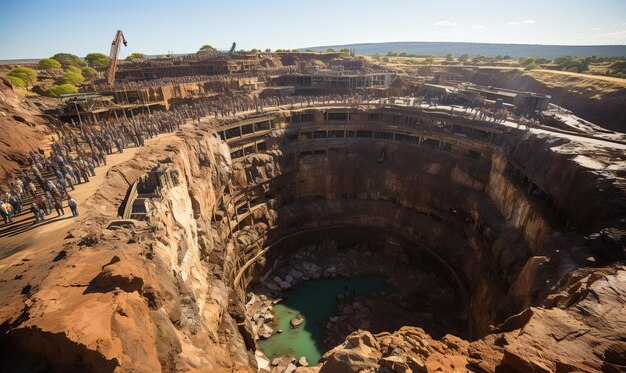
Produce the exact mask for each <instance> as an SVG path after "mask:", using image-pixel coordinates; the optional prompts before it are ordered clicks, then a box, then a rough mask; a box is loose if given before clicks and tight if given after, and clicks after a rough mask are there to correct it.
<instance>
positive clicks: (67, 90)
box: [46, 84, 78, 97]
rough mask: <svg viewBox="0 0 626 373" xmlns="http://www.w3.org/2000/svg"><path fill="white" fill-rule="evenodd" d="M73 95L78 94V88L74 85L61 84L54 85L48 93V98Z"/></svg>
mask: <svg viewBox="0 0 626 373" xmlns="http://www.w3.org/2000/svg"><path fill="white" fill-rule="evenodd" d="M71 93H78V88H76V86H75V85H73V84H61V85H53V86H52V87H50V88H49V89H48V90H47V91H46V96H50V97H59V96H60V95H67V94H71Z"/></svg>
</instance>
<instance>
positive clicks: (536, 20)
mask: <svg viewBox="0 0 626 373" xmlns="http://www.w3.org/2000/svg"><path fill="white" fill-rule="evenodd" d="M0 5H1V9H2V12H0V31H1V32H0V59H17V58H39V57H47V56H51V55H53V54H55V53H57V52H69V53H74V54H78V55H80V56H84V55H85V54H86V53H88V52H103V53H106V54H108V53H109V48H110V43H111V41H112V39H113V36H114V34H115V31H116V30H117V29H122V30H123V31H124V34H125V35H126V38H127V39H128V42H129V46H128V48H123V49H122V51H121V56H122V57H124V56H126V55H127V54H130V53H131V52H143V53H146V54H165V53H167V52H168V51H172V52H174V53H186V52H194V51H196V50H197V49H198V48H199V47H200V46H201V45H203V44H212V45H214V46H216V47H218V48H223V49H228V48H229V47H230V44H231V43H232V42H233V41H236V42H237V45H238V47H240V48H243V49H251V48H261V49H265V48H272V49H276V48H301V47H309V46H318V45H329V44H347V43H360V42H384V41H467V42H487V43H530V44H568V45H590V44H591V45H593V44H626V0H588V1H582V0H541V1H539V0H519V1H510V0H497V1H495V0H471V1H469V0H463V1H451V0H430V1H421V0H386V1H381V0H377V1H374V0H358V1H357V0H351V1H339V0H316V1H297V0H291V1H288V0H258V1H252V0H223V1H211V0H204V1H202V0H171V1H163V0H91V1H89V0H48V1H46V0H2V1H0Z"/></svg>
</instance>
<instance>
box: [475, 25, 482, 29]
mask: <svg viewBox="0 0 626 373" xmlns="http://www.w3.org/2000/svg"><path fill="white" fill-rule="evenodd" d="M472 28H475V29H483V28H485V26H483V25H474V26H472Z"/></svg>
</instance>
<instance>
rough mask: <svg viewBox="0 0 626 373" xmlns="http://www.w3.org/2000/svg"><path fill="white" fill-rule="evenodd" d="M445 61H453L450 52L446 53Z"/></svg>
mask: <svg viewBox="0 0 626 373" xmlns="http://www.w3.org/2000/svg"><path fill="white" fill-rule="evenodd" d="M446 61H448V62H452V61H454V57H452V53H448V54H446Z"/></svg>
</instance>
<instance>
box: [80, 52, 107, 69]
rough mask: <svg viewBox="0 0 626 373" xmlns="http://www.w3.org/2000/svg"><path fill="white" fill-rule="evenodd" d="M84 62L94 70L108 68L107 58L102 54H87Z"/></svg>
mask: <svg viewBox="0 0 626 373" xmlns="http://www.w3.org/2000/svg"><path fill="white" fill-rule="evenodd" d="M85 61H87V64H88V65H89V66H90V67H92V68H94V69H96V70H104V69H106V68H107V67H108V66H109V56H107V55H106V54H104V53H89V54H87V55H86V56H85Z"/></svg>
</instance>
